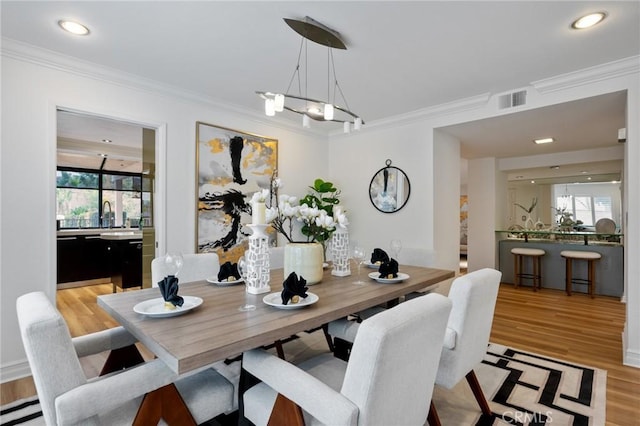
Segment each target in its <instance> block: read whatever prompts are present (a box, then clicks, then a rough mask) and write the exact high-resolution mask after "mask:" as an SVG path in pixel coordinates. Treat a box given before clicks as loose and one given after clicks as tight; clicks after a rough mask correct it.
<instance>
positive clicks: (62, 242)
mask: <svg viewBox="0 0 640 426" xmlns="http://www.w3.org/2000/svg"><path fill="white" fill-rule="evenodd" d="M107 248H108V244H107V242H106V241H104V240H102V239H100V236H99V235H73V236H64V237H58V239H57V280H56V282H57V283H58V284H62V283H69V282H74V281H88V280H93V279H98V278H106V277H109V273H110V269H109V257H108V251H107Z"/></svg>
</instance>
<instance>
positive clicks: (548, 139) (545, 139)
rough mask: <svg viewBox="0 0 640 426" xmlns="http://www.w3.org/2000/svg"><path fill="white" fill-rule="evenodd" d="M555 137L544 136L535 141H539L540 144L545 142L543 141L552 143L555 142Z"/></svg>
mask: <svg viewBox="0 0 640 426" xmlns="http://www.w3.org/2000/svg"><path fill="white" fill-rule="evenodd" d="M553 140H554V139H553V138H542V139H534V141H533V142H534V143H537V144H538V145H540V144H543V143H551V142H553Z"/></svg>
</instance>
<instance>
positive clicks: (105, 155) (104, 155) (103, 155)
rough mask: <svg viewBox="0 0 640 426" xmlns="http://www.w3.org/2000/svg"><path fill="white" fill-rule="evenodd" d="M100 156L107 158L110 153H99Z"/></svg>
mask: <svg viewBox="0 0 640 426" xmlns="http://www.w3.org/2000/svg"><path fill="white" fill-rule="evenodd" d="M98 156H100V157H102V158H107V157H108V156H109V154H103V153H99V154H98Z"/></svg>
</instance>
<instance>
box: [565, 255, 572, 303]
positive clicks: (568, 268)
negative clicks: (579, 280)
mask: <svg viewBox="0 0 640 426" xmlns="http://www.w3.org/2000/svg"><path fill="white" fill-rule="evenodd" d="M571 269H572V260H571V259H569V258H568V257H567V258H566V264H565V277H566V278H565V290H566V292H567V296H571V284H572V280H573V272H572V270H571Z"/></svg>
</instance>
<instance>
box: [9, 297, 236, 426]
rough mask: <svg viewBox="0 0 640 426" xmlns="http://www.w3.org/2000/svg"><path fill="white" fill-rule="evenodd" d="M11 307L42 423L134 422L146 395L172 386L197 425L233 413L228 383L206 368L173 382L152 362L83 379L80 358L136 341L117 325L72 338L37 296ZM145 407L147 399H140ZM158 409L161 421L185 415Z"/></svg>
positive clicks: (174, 377) (21, 299) (163, 368)
mask: <svg viewBox="0 0 640 426" xmlns="http://www.w3.org/2000/svg"><path fill="white" fill-rule="evenodd" d="M16 308H17V313H18V323H19V325H20V333H21V335H22V341H23V344H24V348H25V352H26V354H27V359H28V361H29V366H30V368H31V373H32V376H33V380H34V382H35V385H36V390H37V393H38V398H39V400H40V405H41V407H42V413H43V416H44V419H45V422H46V424H47V425H131V424H134V419H135V417H136V414H137V413H138V409H139V407H140V406H141V403H142V401H143V397H144V396H145V394H147V393H149V392H152V391H155V390H158V389H161V388H165V387H166V386H169V387H170V388H172V389H175V388H173V387H172V385H171V384H172V383H175V387H176V388H177V391H178V392H179V398H181V399H182V400H183V401H184V402H185V403H186V406H187V412H186V415H187V417H188V416H189V414H190V415H191V416H192V420H194V421H195V423H197V424H200V423H202V422H204V421H207V420H210V419H212V418H214V417H216V416H218V415H220V414H222V413H227V412H230V411H231V410H232V409H233V393H234V387H233V385H232V384H231V383H229V382H228V381H227V380H226V379H225V378H224V377H222V376H221V375H220V374H218V373H217V372H216V371H215V370H213V369H210V368H209V369H206V370H203V371H200V372H198V373H195V374H192V375H189V376H184V377H181V378H178V377H177V374H176V373H175V372H173V371H172V370H171V369H169V367H167V365H166V364H165V363H164V362H163V361H161V360H159V359H155V360H153V361H149V362H143V363H141V364H139V365H137V366H134V367H130V368H127V369H124V370H120V371H116V372H112V373H110V374H106V375H104V376H100V377H96V378H92V379H88V378H87V377H86V376H85V373H84V371H83V369H82V366H81V364H80V360H79V358H78V357H79V356H86V355H90V354H95V353H99V352H102V351H105V350H109V349H117V348H120V347H123V346H127V345H130V344H132V343H133V342H135V339H134V338H133V336H131V335H130V334H129V333H128V332H127V331H126V330H124V329H123V328H122V327H116V328H114V329H109V330H105V331H102V332H98V333H93V334H90V335H86V336H81V337H76V338H73V339H72V338H71V335H70V333H69V329H68V328H67V325H66V323H65V321H64V319H63V318H62V316H61V315H60V313H59V312H58V310H57V309H56V308H55V307H54V306H53V304H52V303H51V302H50V301H49V299H48V298H47V296H46V295H45V294H44V293H42V292H33V293H28V294H25V295H23V296H20V297H19V298H18V299H17V302H16ZM145 403H152V401H150V400H148V399H145ZM163 411H164V412H163V413H162V414H161V417H162V418H165V419H166V418H167V417H170V416H171V415H178V414H185V412H180V411H179V410H178V408H177V405H170V406H164V407H163ZM167 413H168V415H167ZM138 421H139V419H138ZM156 423H157V421H156ZM195 423H194V424H195ZM181 424H188V423H181Z"/></svg>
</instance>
